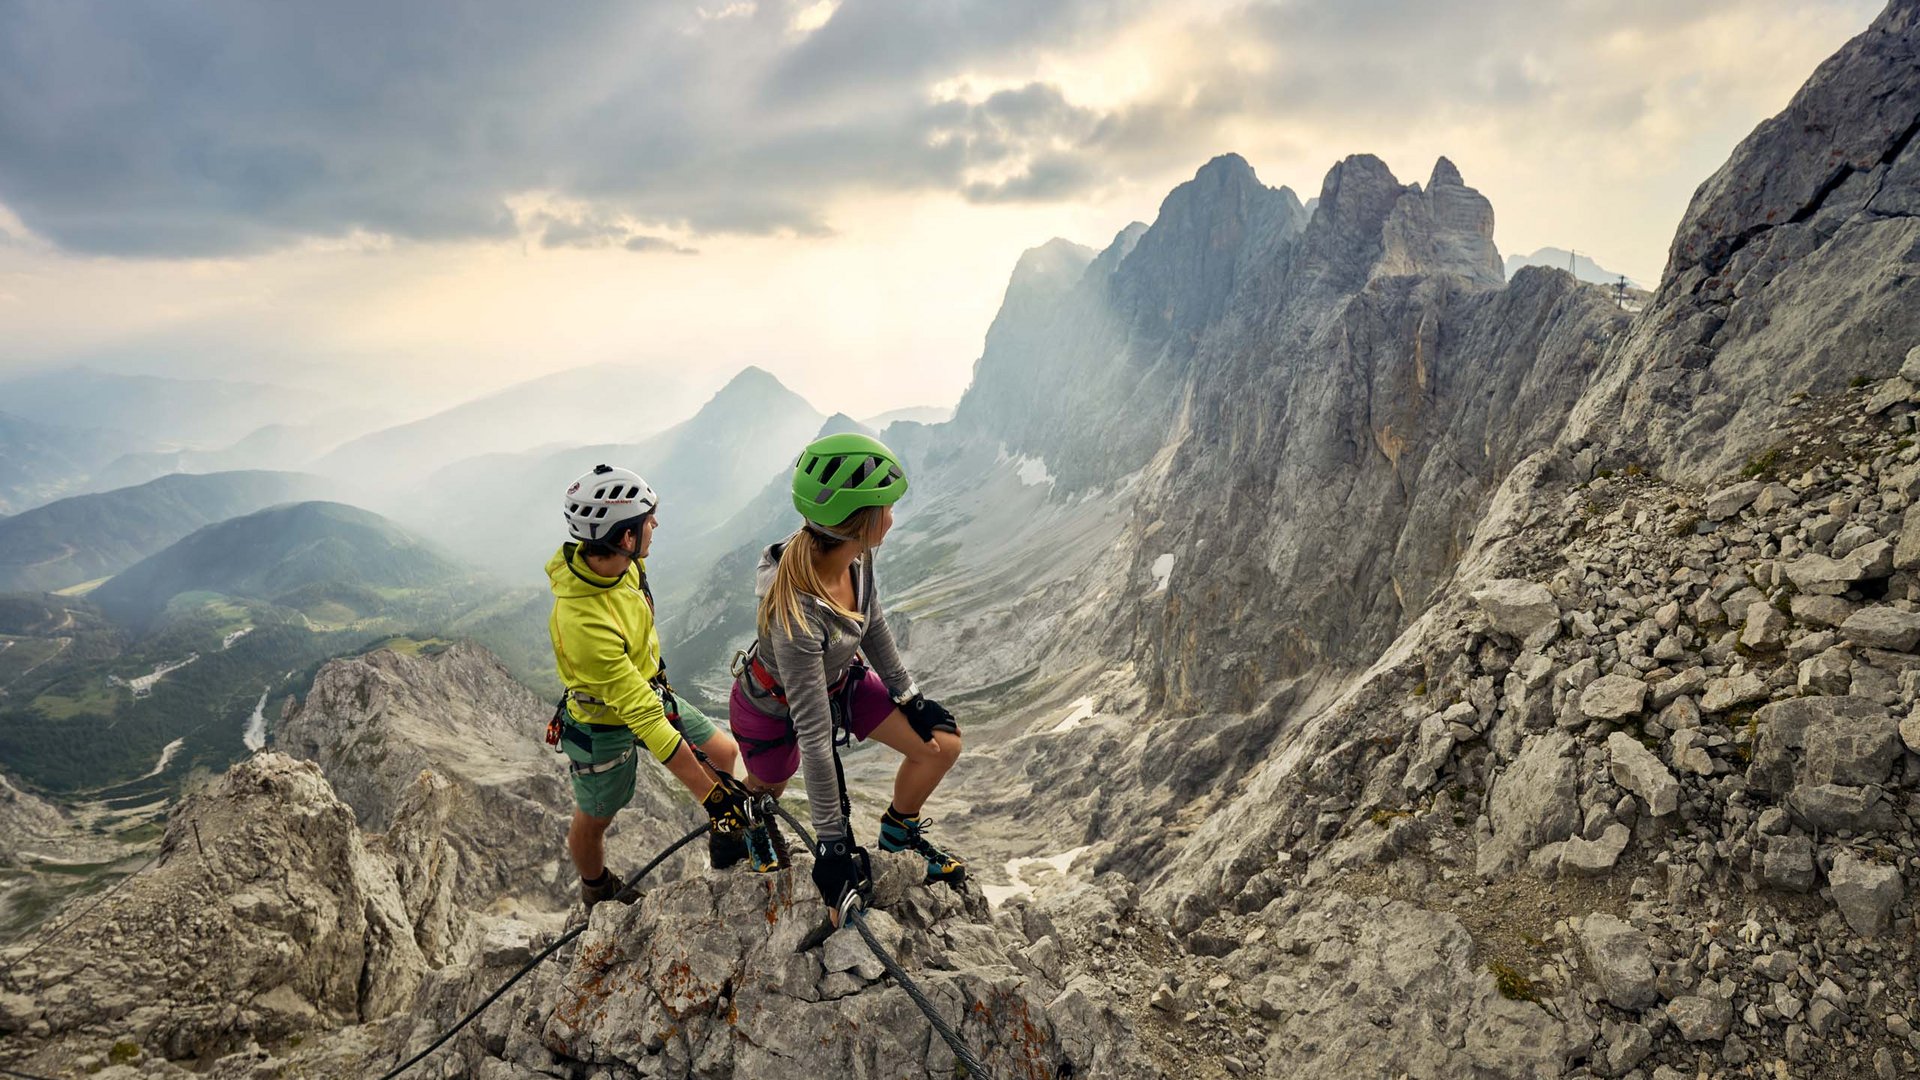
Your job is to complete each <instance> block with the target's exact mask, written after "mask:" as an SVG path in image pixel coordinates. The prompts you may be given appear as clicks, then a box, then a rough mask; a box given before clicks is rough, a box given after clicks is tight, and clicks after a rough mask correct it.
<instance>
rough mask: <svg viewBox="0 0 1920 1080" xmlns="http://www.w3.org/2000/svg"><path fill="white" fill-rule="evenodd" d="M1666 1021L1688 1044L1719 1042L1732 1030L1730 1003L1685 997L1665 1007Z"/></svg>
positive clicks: (1691, 996) (1714, 999)
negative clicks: (1670, 1023) (1669, 1022)
mask: <svg viewBox="0 0 1920 1080" xmlns="http://www.w3.org/2000/svg"><path fill="white" fill-rule="evenodd" d="M1667 1019H1668V1020H1669V1021H1671V1022H1672V1023H1673V1027H1674V1030H1675V1031H1678V1032H1679V1033H1680V1037H1681V1038H1683V1039H1685V1040H1687V1041H1688V1042H1719V1041H1720V1040H1721V1039H1724V1038H1726V1037H1727V1032H1728V1031H1731V1030H1732V1029H1733V1002H1731V1001H1726V1000H1723V999H1721V998H1713V997H1701V996H1697V995H1691V994H1690V995H1687V996H1685V997H1677V998H1674V999H1673V1000H1672V1001H1671V1002H1668V1003H1667Z"/></svg>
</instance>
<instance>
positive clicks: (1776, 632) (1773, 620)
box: [1740, 600, 1787, 652]
mask: <svg viewBox="0 0 1920 1080" xmlns="http://www.w3.org/2000/svg"><path fill="white" fill-rule="evenodd" d="M1786 634H1787V617H1786V616H1785V615H1782V614H1781V613H1780V610H1779V609H1778V608H1776V607H1774V606H1773V605H1772V604H1769V603H1767V602H1766V601H1765V600H1762V601H1759V602H1758V603H1754V604H1749V605H1747V619H1746V626H1745V628H1744V629H1742V630H1741V631H1740V644H1742V645H1745V646H1746V647H1747V648H1749V649H1757V650H1759V651H1761V652H1772V651H1774V650H1775V649H1778V648H1779V647H1780V645H1781V642H1782V641H1784V640H1785V638H1786Z"/></svg>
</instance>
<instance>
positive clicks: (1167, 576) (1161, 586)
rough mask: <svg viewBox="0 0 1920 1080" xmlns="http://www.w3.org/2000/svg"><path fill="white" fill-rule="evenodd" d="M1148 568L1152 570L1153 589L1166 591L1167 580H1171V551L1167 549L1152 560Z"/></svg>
mask: <svg viewBox="0 0 1920 1080" xmlns="http://www.w3.org/2000/svg"><path fill="white" fill-rule="evenodd" d="M1149 569H1151V570H1152V571H1153V591H1154V592H1166V591H1167V582H1169V581H1172V580H1173V552H1171V551H1169V552H1167V553H1166V554H1165V555H1162V556H1160V557H1159V558H1157V559H1155V560H1153V566H1152V567H1150V568H1149Z"/></svg>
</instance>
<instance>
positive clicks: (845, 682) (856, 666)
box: [730, 641, 867, 754]
mask: <svg viewBox="0 0 1920 1080" xmlns="http://www.w3.org/2000/svg"><path fill="white" fill-rule="evenodd" d="M759 652H760V643H759V642H757V641H756V642H754V643H753V644H752V645H749V646H747V647H746V648H744V649H742V650H740V651H739V652H737V653H735V654H734V656H733V665H732V668H731V669H730V670H731V671H732V673H733V676H734V677H735V678H739V677H740V676H741V675H742V674H745V675H747V676H748V677H750V678H752V679H753V681H754V683H755V684H756V685H758V686H759V687H760V689H761V691H762V692H764V693H765V694H766V695H767V696H768V697H770V698H772V699H773V700H775V701H777V702H779V703H780V704H782V705H785V704H786V703H787V692H786V690H785V689H783V688H782V687H781V685H780V683H779V682H778V681H776V680H775V679H774V677H773V672H771V671H769V670H767V665H766V664H764V663H762V662H761V660H760V656H759ZM866 678H867V664H866V661H865V660H863V659H861V657H860V656H859V654H857V653H856V654H855V655H854V658H853V662H852V663H850V664H848V665H847V670H846V671H844V672H842V673H841V675H840V678H839V679H838V680H836V681H835V682H834V683H833V685H831V686H829V687H827V706H828V708H830V709H831V710H832V712H833V744H834V745H835V746H847V745H850V744H851V743H852V742H853V710H852V706H853V692H854V690H856V689H858V688H859V686H860V684H861V683H862V682H865V681H866ZM776 719H778V720H780V721H781V723H782V724H783V725H784V730H782V731H781V733H780V734H778V735H776V736H774V737H773V738H770V739H756V738H754V737H752V736H751V735H742V734H740V733H739V732H737V731H736V732H734V734H733V738H734V741H735V742H738V743H739V744H740V745H742V746H744V747H746V748H747V749H749V750H751V751H753V752H754V753H756V754H764V753H767V752H768V751H771V750H779V749H782V748H783V747H788V746H792V745H793V744H794V743H795V742H796V741H798V740H797V736H795V735H794V731H793V716H792V715H791V714H789V715H787V716H782V717H777V718H776Z"/></svg>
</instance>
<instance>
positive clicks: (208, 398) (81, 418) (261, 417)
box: [0, 367, 379, 459]
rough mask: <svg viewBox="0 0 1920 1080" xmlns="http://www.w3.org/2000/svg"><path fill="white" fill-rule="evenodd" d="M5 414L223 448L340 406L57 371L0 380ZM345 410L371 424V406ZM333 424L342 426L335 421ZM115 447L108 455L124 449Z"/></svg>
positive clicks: (261, 390)
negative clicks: (278, 423) (266, 429)
mask: <svg viewBox="0 0 1920 1080" xmlns="http://www.w3.org/2000/svg"><path fill="white" fill-rule="evenodd" d="M0 401H3V402H6V409H7V411H8V412H11V413H13V414H14V415H16V416H30V417H32V418H33V419H34V421H35V422H36V423H39V424H45V425H51V426H57V427H64V428H78V429H101V430H106V431H113V432H118V433H120V434H121V435H122V436H124V437H125V438H126V439H127V440H128V441H129V442H133V443H136V444H137V443H146V444H149V445H151V446H226V445H228V444H230V443H232V442H234V441H235V440H237V439H240V438H242V437H244V436H246V435H247V434H249V433H251V432H253V431H255V430H257V429H258V428H260V427H261V426H262V425H263V424H267V423H271V422H273V421H275V420H279V419H282V418H285V417H289V416H300V417H313V416H314V415H315V414H317V413H322V412H331V413H333V414H335V415H336V416H339V415H341V414H342V410H341V409H340V408H339V406H338V405H337V404H336V403H333V402H330V401H327V400H326V399H324V398H320V397H316V395H315V394H313V393H312V392H311V391H307V390H296V389H293V388H291V387H285V386H273V385H269V384H265V383H248V382H229V381H226V380H221V379H173V378H163V377H160V376H154V375H121V374H116V373H113V372H105V371H95V370H93V369H91V368H86V367H76V368H63V369H60V370H56V371H46V372H36V373H34V374H29V375H20V376H15V377H13V378H10V379H6V380H4V381H0ZM347 411H349V412H352V413H355V414H357V415H360V416H363V417H368V418H370V419H372V420H374V421H375V422H378V413H379V410H378V409H377V408H367V407H363V406H355V407H354V408H352V409H351V410H347ZM336 426H346V425H344V424H342V425H336ZM132 448H133V447H123V448H121V449H119V450H116V451H115V452H114V453H113V454H109V455H107V458H108V459H111V458H112V457H116V456H118V455H119V454H120V453H123V452H125V451H126V450H127V449H132Z"/></svg>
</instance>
